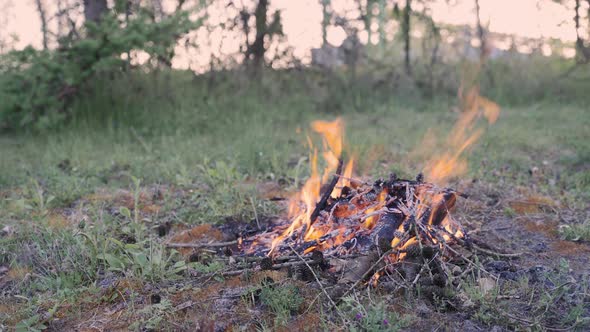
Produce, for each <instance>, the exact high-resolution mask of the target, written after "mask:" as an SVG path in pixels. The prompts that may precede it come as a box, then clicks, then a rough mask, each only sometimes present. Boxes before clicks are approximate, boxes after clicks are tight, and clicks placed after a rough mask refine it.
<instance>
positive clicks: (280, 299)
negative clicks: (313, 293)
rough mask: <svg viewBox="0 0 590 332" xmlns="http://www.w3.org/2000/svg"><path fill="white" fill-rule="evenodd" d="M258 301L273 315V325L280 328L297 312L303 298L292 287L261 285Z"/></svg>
mask: <svg viewBox="0 0 590 332" xmlns="http://www.w3.org/2000/svg"><path fill="white" fill-rule="evenodd" d="M260 301H261V302H262V303H263V304H264V305H266V306H268V308H269V309H270V310H271V311H272V312H273V313H274V314H275V324H276V325H277V326H281V325H285V324H286V323H287V322H288V321H289V319H290V318H291V316H292V315H293V314H294V313H295V312H296V311H297V310H299V306H300V305H301V304H302V303H303V298H302V297H301V295H300V294H299V289H298V288H297V287H295V286H293V285H283V286H278V285H263V286H262V287H261V289H260Z"/></svg>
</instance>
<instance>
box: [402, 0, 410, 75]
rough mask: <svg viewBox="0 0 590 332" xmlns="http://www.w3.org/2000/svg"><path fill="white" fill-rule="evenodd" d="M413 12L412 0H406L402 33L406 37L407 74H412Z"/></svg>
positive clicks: (405, 61) (405, 59) (405, 60)
mask: <svg viewBox="0 0 590 332" xmlns="http://www.w3.org/2000/svg"><path fill="white" fill-rule="evenodd" d="M411 12H412V0H406V6H405V8H404V12H403V20H402V34H403V37H404V65H405V69H406V74H408V75H411V74H412V66H411V63H410V13H411Z"/></svg>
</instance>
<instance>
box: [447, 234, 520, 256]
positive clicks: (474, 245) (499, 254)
mask: <svg viewBox="0 0 590 332" xmlns="http://www.w3.org/2000/svg"><path fill="white" fill-rule="evenodd" d="M440 229H441V230H442V231H443V232H445V233H447V234H448V235H449V236H450V237H452V238H453V240H455V241H457V242H458V243H459V244H460V245H462V246H464V247H467V243H466V242H465V240H463V239H460V238H458V237H456V236H455V234H453V233H451V232H449V231H448V230H447V229H445V228H444V227H442V228H440ZM471 246H472V247H473V248H474V249H475V250H477V251H479V252H481V253H482V254H487V255H490V256H497V257H520V256H522V255H524V253H522V252H515V253H509V254H504V253H500V252H497V251H492V250H488V249H484V248H482V247H480V246H478V245H477V244H475V243H473V244H472V245H471Z"/></svg>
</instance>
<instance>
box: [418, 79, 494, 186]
mask: <svg viewBox="0 0 590 332" xmlns="http://www.w3.org/2000/svg"><path fill="white" fill-rule="evenodd" d="M463 108H464V111H463V114H461V116H460V118H459V120H458V121H457V123H456V124H455V126H454V127H453V130H452V131H451V134H450V135H449V137H448V138H447V141H446V148H445V149H444V152H442V153H441V154H440V155H438V156H436V157H435V158H432V159H431V160H430V161H429V162H428V163H427V165H426V167H425V168H424V173H425V175H426V178H427V179H428V180H429V181H432V182H434V183H438V184H443V183H445V182H446V181H448V180H449V179H450V178H451V177H455V176H458V175H461V174H463V173H465V172H466V171H467V161H466V160H465V159H464V157H463V152H464V151H465V150H466V149H467V148H469V147H470V146H471V145H473V144H474V143H475V142H477V140H478V139H479V138H480V136H481V135H482V134H483V132H484V129H483V128H475V125H476V123H477V120H478V119H479V118H480V117H481V115H482V114H483V116H484V117H485V118H486V119H487V121H488V123H489V124H493V123H494V122H496V120H497V119H498V116H499V114H500V107H499V106H498V105H497V104H496V103H494V102H493V101H491V100H489V99H487V98H485V97H482V96H480V95H479V91H478V89H477V88H472V89H470V90H469V92H468V93H467V95H466V96H465V98H464V100H463Z"/></svg>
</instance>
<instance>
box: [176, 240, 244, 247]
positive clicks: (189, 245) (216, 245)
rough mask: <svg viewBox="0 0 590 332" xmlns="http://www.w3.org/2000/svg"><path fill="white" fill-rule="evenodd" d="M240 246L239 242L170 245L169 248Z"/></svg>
mask: <svg viewBox="0 0 590 332" xmlns="http://www.w3.org/2000/svg"><path fill="white" fill-rule="evenodd" d="M234 244H238V240H235V241H228V242H210V243H168V244H166V247H168V248H219V247H227V246H231V245H234Z"/></svg>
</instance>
